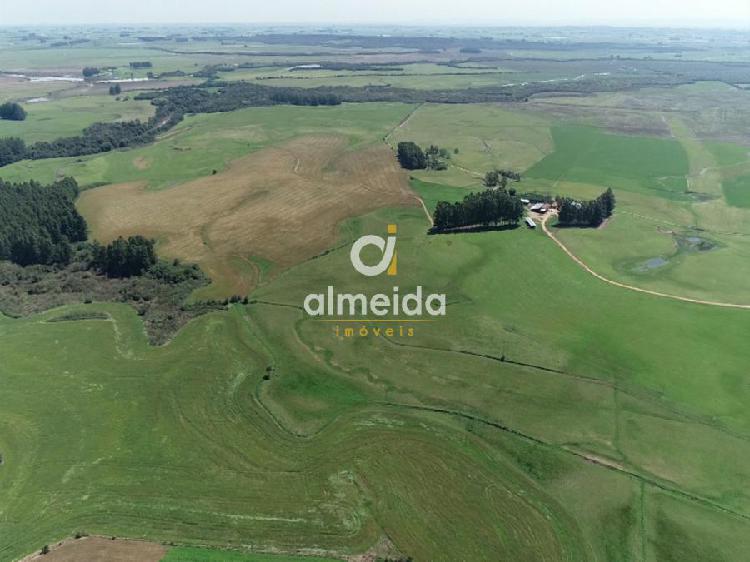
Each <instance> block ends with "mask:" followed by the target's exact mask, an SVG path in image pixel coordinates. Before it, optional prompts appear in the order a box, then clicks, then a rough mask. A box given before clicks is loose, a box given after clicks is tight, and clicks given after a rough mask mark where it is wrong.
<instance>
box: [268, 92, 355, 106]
mask: <svg viewBox="0 0 750 562" xmlns="http://www.w3.org/2000/svg"><path fill="white" fill-rule="evenodd" d="M271 100H272V101H273V102H275V103H288V104H291V105H313V106H317V105H340V104H341V98H339V97H337V96H335V95H334V94H318V93H315V92H296V91H292V92H289V91H281V92H278V93H274V94H271Z"/></svg>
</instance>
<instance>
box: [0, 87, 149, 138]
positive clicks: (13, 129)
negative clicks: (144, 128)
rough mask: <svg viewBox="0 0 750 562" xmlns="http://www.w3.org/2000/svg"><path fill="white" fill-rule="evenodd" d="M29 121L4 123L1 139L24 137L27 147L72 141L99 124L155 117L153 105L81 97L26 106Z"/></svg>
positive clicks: (98, 97) (0, 121) (113, 98)
mask: <svg viewBox="0 0 750 562" xmlns="http://www.w3.org/2000/svg"><path fill="white" fill-rule="evenodd" d="M24 109H25V110H26V112H27V117H26V120H25V121H5V120H0V137H21V138H22V139H23V140H24V141H26V142H27V143H34V142H37V141H51V140H54V139H56V138H58V137H70V136H77V135H80V134H81V131H82V130H83V129H84V128H85V127H88V126H89V125H91V124H92V123H97V122H101V121H104V122H108V121H131V120H134V119H141V120H142V121H145V120H147V119H148V118H149V117H151V115H153V113H154V107H153V106H152V105H151V103H150V102H147V101H138V100H134V99H128V101H117V100H116V99H115V96H105V95H101V96H78V97H70V98H63V99H60V100H54V101H47V102H41V103H27V104H24Z"/></svg>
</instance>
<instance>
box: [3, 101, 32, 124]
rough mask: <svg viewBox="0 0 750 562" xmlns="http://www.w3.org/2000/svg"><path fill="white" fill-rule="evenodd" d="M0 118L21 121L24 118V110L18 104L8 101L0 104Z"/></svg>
mask: <svg viewBox="0 0 750 562" xmlns="http://www.w3.org/2000/svg"><path fill="white" fill-rule="evenodd" d="M0 119H8V120H10V121H23V120H24V119H26V111H25V110H24V109H23V107H21V105H20V104H18V103H15V102H10V101H9V102H7V103H4V104H2V105H0Z"/></svg>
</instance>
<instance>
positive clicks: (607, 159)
mask: <svg viewBox="0 0 750 562" xmlns="http://www.w3.org/2000/svg"><path fill="white" fill-rule="evenodd" d="M552 137H553V139H554V145H555V150H554V152H552V154H550V155H548V156H546V157H545V158H544V159H542V160H541V161H540V162H538V163H537V164H535V165H534V166H532V167H531V168H530V169H529V170H527V171H526V176H528V177H530V178H543V179H548V180H553V181H561V180H567V181H577V182H582V183H590V184H601V185H603V186H608V187H612V188H619V189H625V190H630V191H637V192H642V193H649V194H651V195H658V196H662V197H667V198H670V199H680V198H682V197H683V196H684V192H685V189H686V182H685V176H686V175H687V173H688V159H687V155H686V153H685V150H684V149H683V147H682V145H681V144H680V143H679V142H678V141H676V140H668V139H660V138H651V137H638V136H626V135H616V134H612V133H606V132H604V131H602V130H600V129H596V128H593V127H583V126H577V125H556V126H554V127H553V128H552Z"/></svg>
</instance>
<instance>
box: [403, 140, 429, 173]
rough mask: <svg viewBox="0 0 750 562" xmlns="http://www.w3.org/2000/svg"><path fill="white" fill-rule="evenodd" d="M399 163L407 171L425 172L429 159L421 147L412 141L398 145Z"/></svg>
mask: <svg viewBox="0 0 750 562" xmlns="http://www.w3.org/2000/svg"><path fill="white" fill-rule="evenodd" d="M396 157H397V158H398V163H399V164H401V167H402V168H406V169H407V170H423V169H425V168H426V167H427V158H426V157H425V155H424V151H423V150H422V149H421V148H419V145H418V144H417V143H415V142H412V141H403V142H400V143H398V148H397V150H396Z"/></svg>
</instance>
